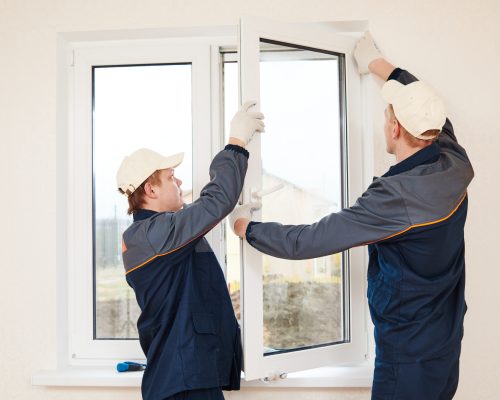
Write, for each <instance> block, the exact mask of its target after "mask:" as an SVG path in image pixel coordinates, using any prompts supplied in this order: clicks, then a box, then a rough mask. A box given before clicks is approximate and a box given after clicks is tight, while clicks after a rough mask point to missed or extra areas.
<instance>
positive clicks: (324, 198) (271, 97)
mask: <svg viewBox="0 0 500 400" xmlns="http://www.w3.org/2000/svg"><path fill="white" fill-rule="evenodd" d="M260 82H261V86H260V93H261V109H262V110H263V111H264V113H265V116H266V133H265V134H263V135H262V147H261V149H262V150H261V151H262V173H263V176H262V185H263V188H264V189H266V188H270V187H274V186H276V185H278V184H279V185H283V188H282V189H280V190H278V191H276V192H274V193H272V194H270V195H268V196H265V197H264V198H263V199H262V200H263V201H262V204H263V206H262V216H263V221H279V222H281V223H283V224H308V223H313V222H315V221H317V220H319V219H320V218H322V217H324V216H325V215H328V214H330V213H332V212H336V211H339V210H340V209H341V207H342V198H343V196H342V160H341V148H342V141H341V137H342V135H341V133H342V131H341V118H340V89H339V88H340V85H339V60H338V57H337V56H336V55H331V54H324V53H319V52H313V51H307V50H299V49H290V48H285V47H283V46H280V45H269V44H268V43H261V62H260ZM262 263H263V283H264V288H263V289H264V290H263V291H264V346H265V348H264V353H271V352H275V351H289V350H294V349H300V348H304V347H309V346H318V345H323V344H328V343H334V342H340V341H342V340H343V303H342V297H343V296H342V265H343V263H342V254H335V255H331V256H327V257H322V258H317V259H312V260H300V261H290V260H283V259H278V258H274V257H270V256H267V255H263V256H262Z"/></svg>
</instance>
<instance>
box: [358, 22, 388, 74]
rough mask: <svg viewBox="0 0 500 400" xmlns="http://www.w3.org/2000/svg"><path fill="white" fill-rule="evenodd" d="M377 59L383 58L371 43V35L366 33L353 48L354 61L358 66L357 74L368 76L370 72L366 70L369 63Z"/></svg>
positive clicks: (373, 43)
mask: <svg viewBox="0 0 500 400" xmlns="http://www.w3.org/2000/svg"><path fill="white" fill-rule="evenodd" d="M379 58H383V56H382V53H381V52H380V50H379V49H378V47H377V45H376V44H375V42H374V41H373V37H372V35H371V33H370V32H369V31H366V32H365V35H364V36H363V37H362V38H361V39H359V41H358V43H357V44H356V47H355V48H354V59H355V60H356V64H358V72H359V73H360V74H361V75H363V74H368V73H369V72H370V69H369V68H368V66H369V65H370V63H371V62H372V61H374V60H377V59H379Z"/></svg>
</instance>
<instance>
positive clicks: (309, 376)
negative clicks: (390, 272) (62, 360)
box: [31, 362, 373, 389]
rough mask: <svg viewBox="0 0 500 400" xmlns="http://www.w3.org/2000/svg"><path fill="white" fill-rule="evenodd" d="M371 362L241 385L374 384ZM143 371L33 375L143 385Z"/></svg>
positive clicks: (49, 381) (56, 380)
mask: <svg viewBox="0 0 500 400" xmlns="http://www.w3.org/2000/svg"><path fill="white" fill-rule="evenodd" d="M372 379H373V366H372V363H369V362H365V363H361V364H356V365H349V366H342V367H325V368H317V369H312V370H309V371H301V372H295V373H290V374H288V377H287V378H286V379H278V380H276V381H271V382H263V381H260V380H255V381H248V382H247V381H245V380H242V381H241V387H242V389H244V388H246V387H260V388H264V387H265V388H291V387H300V388H329V387H331V388H334V387H371V385H372ZM141 381H142V372H117V371H116V370H115V369H114V368H112V367H103V366H99V367H67V368H64V369H58V370H52V371H39V372H37V373H35V374H34V375H33V376H32V377H31V384H32V385H35V386H91V387H140V386H141Z"/></svg>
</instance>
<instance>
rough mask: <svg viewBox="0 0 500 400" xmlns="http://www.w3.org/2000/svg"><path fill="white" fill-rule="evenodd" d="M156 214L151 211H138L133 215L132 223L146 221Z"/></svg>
mask: <svg viewBox="0 0 500 400" xmlns="http://www.w3.org/2000/svg"><path fill="white" fill-rule="evenodd" d="M156 213H157V212H156V211H152V210H144V209H140V210H137V211H136V212H135V213H134V222H135V221H141V220H143V219H148V218H149V217H151V216H153V215H155V214H156Z"/></svg>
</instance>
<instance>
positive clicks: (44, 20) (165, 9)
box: [0, 0, 500, 400]
mask: <svg viewBox="0 0 500 400" xmlns="http://www.w3.org/2000/svg"><path fill="white" fill-rule="evenodd" d="M240 15H258V16H263V17H267V18H274V19H280V20H288V21H324V20H342V19H347V20H357V19H366V20H369V23H370V27H371V31H372V33H373V36H374V37H375V38H376V40H377V42H378V44H379V46H380V48H381V50H382V51H383V52H384V53H385V55H386V56H387V58H388V59H389V60H391V61H393V62H394V63H395V64H396V65H400V66H402V67H405V68H407V69H409V70H411V71H412V72H414V73H415V74H416V75H417V76H418V77H420V78H421V79H422V80H425V81H427V82H428V83H430V84H431V85H433V86H434V87H435V88H436V89H437V91H438V92H440V93H441V94H442V96H443V97H444V99H445V101H446V104H447V107H448V110H449V116H450V118H451V120H452V122H453V123H454V125H455V130H456V133H457V137H458V138H459V141H460V142H461V143H462V144H463V146H464V147H466V148H467V149H468V152H469V155H470V158H471V160H472V162H473V165H474V167H475V172H476V178H475V179H474V181H473V183H472V185H471V186H470V191H469V197H470V198H469V216H468V221H467V227H466V241H467V300H468V304H469V311H468V313H467V316H466V327H465V337H464V341H463V356H462V362H461V367H462V369H461V380H460V386H459V390H458V394H457V396H456V398H457V399H462V400H465V399H467V400H469V399H475V400H487V399H491V400H492V399H498V396H499V394H498V393H499V392H500V367H499V365H500V364H499V363H498V356H499V355H500V342H499V341H498V340H497V339H496V338H497V337H498V331H500V320H499V318H498V317H497V315H498V306H497V305H498V303H499V300H500V295H499V292H500V291H499V290H498V288H497V286H498V285H497V282H498V281H500V268H498V266H497V264H498V263H497V261H496V246H498V241H499V239H500V234H499V233H498V228H497V224H498V221H500V211H499V208H498V207H496V202H497V201H496V200H497V197H496V196H500V189H499V187H498V186H497V184H498V177H497V174H498V171H499V170H500V161H499V156H498V154H499V150H500V128H499V125H498V124H497V123H496V122H495V117H496V116H497V115H498V104H499V101H498V93H500V78H499V71H500V45H499V43H500V24H499V23H498V21H500V3H499V2H498V1H496V0H482V1H472V0H471V1H464V0H458V1H457V0H456V1H452V0H442V1H439V2H436V1H431V0H421V1H419V2H413V1H401V0H400V1H395V0H393V1H389V0H379V1H376V2H375V1H368V0H350V1H348V0H309V1H308V2H303V1H299V0H286V1H284V0H280V1H277V0H274V1H273V0H254V1H252V2H249V1H241V0H212V1H204V0H182V1H180V0H143V1H140V2H139V1H132V0H120V1H119V0H99V1H97V0H72V1H69V0H68V1H64V0H40V1H29V0H0V59H1V64H0V65H1V67H0V70H1V74H0V134H1V139H2V144H1V145H0V171H1V172H0V174H1V178H2V179H1V182H2V184H3V193H4V195H3V196H1V200H0V202H1V203H0V204H1V208H2V209H3V212H4V214H3V224H4V225H3V226H4V229H3V230H2V233H1V234H0V235H1V237H0V239H1V240H0V243H1V244H0V246H1V251H2V255H3V257H2V275H3V276H2V278H3V279H2V281H1V288H2V295H3V296H2V301H1V302H0V311H1V314H0V315H1V318H2V327H1V329H0V356H1V359H2V360H3V361H4V362H3V363H1V364H0V394H1V397H2V398H3V399H18V400H25V399H37V400H44V399H68V398H71V399H87V398H88V397H92V398H93V399H96V400H98V399H103V400H104V399H114V398H116V399H118V398H119V399H120V400H126V399H137V398H138V397H139V389H98V388H90V389H89V388H69V389H68V388H43V387H33V386H31V384H30V376H31V375H32V374H33V373H34V372H36V371H38V370H42V369H53V368H55V367H56V349H57V345H58V343H57V340H56V307H57V303H56V302H57V298H56V294H55V293H56V229H55V219H56V168H57V165H56V136H55V126H56V42H57V41H56V34H57V33H58V32H71V31H102V30H112V29H146V28H161V27H173V26H197V25H228V24H236V23H237V22H238V17H239V16H240ZM264 111H265V110H264ZM375 111H376V114H374V116H373V121H374V127H375V129H374V137H373V142H374V152H375V157H374V159H375V166H374V168H375V172H376V173H377V174H380V173H383V172H384V169H386V168H387V166H388V165H389V163H390V162H391V161H392V160H391V159H390V158H389V157H387V156H385V155H384V144H383V136H382V124H383V116H382V111H381V110H379V109H377V108H376V109H375ZM443 184H446V183H443ZM271 394H272V395H273V398H274V399H276V400H279V399H287V400H298V399H353V400H361V399H369V397H370V395H369V390H368V389H331V390H279V391H278V390H274V389H268V390H265V389H262V390H260V389H259V390H253V389H252V390H250V389H247V390H244V391H242V392H240V393H232V394H228V395H227V398H228V399H231V400H233V399H234V400H236V399H256V400H257V399H267V398H269V396H270V395H271Z"/></svg>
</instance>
